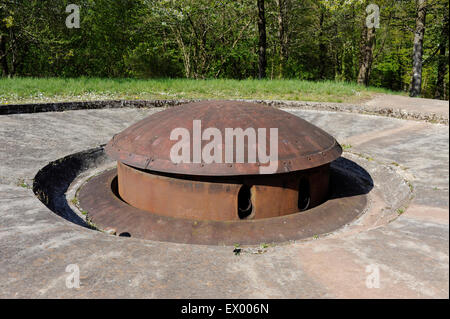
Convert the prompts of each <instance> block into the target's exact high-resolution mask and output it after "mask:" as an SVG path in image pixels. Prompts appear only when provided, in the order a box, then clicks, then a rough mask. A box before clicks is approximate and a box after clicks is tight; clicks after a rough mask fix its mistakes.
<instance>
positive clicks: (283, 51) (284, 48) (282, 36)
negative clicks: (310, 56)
mask: <svg viewBox="0 0 450 319" xmlns="http://www.w3.org/2000/svg"><path fill="white" fill-rule="evenodd" d="M287 1H288V0H277V5H278V37H279V41H280V78H282V77H283V75H284V68H285V64H286V61H287V59H288V33H287V21H286V16H287Z"/></svg>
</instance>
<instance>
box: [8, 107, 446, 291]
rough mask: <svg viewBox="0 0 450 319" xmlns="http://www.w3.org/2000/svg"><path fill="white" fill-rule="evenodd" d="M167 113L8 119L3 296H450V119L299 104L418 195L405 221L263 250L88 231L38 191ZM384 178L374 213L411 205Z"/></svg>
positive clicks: (357, 154)
mask: <svg viewBox="0 0 450 319" xmlns="http://www.w3.org/2000/svg"><path fill="white" fill-rule="evenodd" d="M159 110H160V109H128V108H123V109H107V110H83V111H67V112H62V113H40V114H17V115H4V116H0V297H1V298H26V297H32V298H55V297H56V298H113V297H121V298H266V297H267V298H268V297H272V298H448V297H449V293H448V287H449V277H448V274H449V260H448V255H449V236H448V235H449V226H448V216H449V204H448V176H449V174H448V164H449V132H448V126H445V125H441V124H431V123H425V122H420V121H407V120H399V119H394V118H387V117H379V116H373V115H360V114H351V113H339V112H325V111H311V110H300V109H298V108H291V109H287V110H288V111H290V112H292V113H294V114H296V115H298V116H302V117H304V118H305V119H307V120H310V121H311V122H313V123H314V124H316V125H318V126H319V127H321V128H323V129H325V130H326V131H328V132H329V133H331V134H332V135H334V136H335V137H336V138H337V139H338V140H339V142H340V143H341V144H348V146H347V147H348V152H347V153H346V155H345V156H346V157H350V158H353V159H355V161H356V160H359V161H361V163H362V164H361V165H364V167H365V168H366V169H367V170H368V171H369V172H371V173H372V174H373V175H374V176H378V175H377V174H376V173H377V169H378V167H381V166H383V167H388V168H389V169H391V170H392V172H395V174H397V175H398V176H402V177H404V178H405V179H406V180H408V181H409V182H410V183H411V185H410V186H411V187H412V188H413V189H414V194H415V198H414V200H413V201H412V203H411V204H410V205H409V206H408V207H405V209H404V210H402V211H399V213H402V214H401V216H400V217H398V218H396V219H394V220H393V219H392V218H391V215H389V218H386V217H385V218H383V215H380V214H371V213H370V212H369V213H368V214H366V216H364V218H363V219H362V220H359V221H357V222H356V223H355V224H354V225H351V226H350V227H348V228H346V229H342V230H340V231H338V232H336V233H335V234H331V235H330V236H326V237H324V238H318V239H312V240H308V241H302V242H296V243H289V244H283V245H277V246H275V247H270V248H269V249H267V251H266V252H265V253H263V254H252V253H250V252H251V250H248V252H246V250H245V249H244V253H242V254H241V255H239V256H236V255H234V254H233V252H232V251H233V247H214V246H195V245H181V244H173V243H160V242H151V241H143V240H138V239H134V238H119V237H115V236H111V235H106V234H103V233H100V232H96V231H92V230H88V229H86V228H83V227H80V226H77V225H75V224H73V223H70V222H68V221H67V220H65V219H62V218H61V217H59V216H57V215H55V214H54V213H53V212H51V211H50V210H48V209H47V208H46V207H45V206H44V205H43V204H42V203H41V202H40V201H39V200H38V199H37V198H36V197H35V195H34V194H33V192H32V191H31V189H28V188H27V187H26V184H28V185H31V182H32V179H33V177H34V175H35V174H36V173H37V171H38V170H39V169H40V168H42V167H43V166H45V165H46V164H47V163H48V162H51V161H54V160H56V159H58V158H62V157H64V156H66V155H69V154H72V153H75V152H78V151H82V150H86V149H88V148H93V147H96V146H98V145H100V144H104V143H106V142H107V141H108V140H109V139H110V138H111V136H112V135H113V134H114V133H117V132H118V131H121V130H122V129H124V128H125V127H127V126H129V125H131V124H132V123H134V122H136V121H138V120H139V119H141V118H143V117H145V116H147V115H148V114H150V113H152V112H157V111H159ZM374 182H375V186H376V187H377V189H379V190H381V191H383V192H380V193H379V194H376V193H374V196H379V197H383V196H384V197H385V198H380V199H379V200H378V201H374V204H373V207H371V211H372V212H373V211H383V210H387V211H389V210H390V209H391V210H392V209H393V207H397V206H398V205H400V203H396V202H395V199H396V198H398V197H399V194H396V193H395V190H392V191H391V190H390V189H389V185H390V184H389V181H388V180H385V179H384V178H382V177H381V175H380V177H377V178H375V179H374ZM18 185H21V186H18ZM406 188H407V187H406ZM407 189H409V188H407ZM377 205H378V206H379V207H377ZM387 206H392V207H387ZM70 264H77V265H78V266H79V268H80V276H81V287H80V288H79V289H68V288H67V287H66V278H67V277H68V275H69V273H67V272H66V271H65V270H66V267H67V266H68V265H70ZM368 266H369V268H367V267H368ZM371 267H375V268H376V267H378V269H379V278H380V287H379V288H368V287H367V285H366V280H367V278H368V275H370V274H371V273H370V272H367V270H369V271H370V269H374V268H371Z"/></svg>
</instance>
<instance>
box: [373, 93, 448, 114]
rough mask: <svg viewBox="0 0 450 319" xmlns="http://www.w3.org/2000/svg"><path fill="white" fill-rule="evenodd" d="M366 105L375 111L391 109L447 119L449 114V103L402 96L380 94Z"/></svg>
mask: <svg viewBox="0 0 450 319" xmlns="http://www.w3.org/2000/svg"><path fill="white" fill-rule="evenodd" d="M364 105H365V106H368V107H370V108H373V109H377V108H389V107H391V108H396V109H401V110H405V111H409V112H415V113H434V114H439V115H441V116H443V117H446V118H447V119H448V113H449V107H448V101H442V100H434V99H422V98H411V97H408V96H402V95H387V94H380V95H377V96H375V97H374V98H373V99H371V100H369V101H367V102H366V103H364Z"/></svg>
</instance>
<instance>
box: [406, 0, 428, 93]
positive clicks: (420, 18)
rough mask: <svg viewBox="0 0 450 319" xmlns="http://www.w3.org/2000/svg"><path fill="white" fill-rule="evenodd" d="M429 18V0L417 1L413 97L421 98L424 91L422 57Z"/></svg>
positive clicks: (412, 80) (412, 78) (411, 91)
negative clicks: (427, 19)
mask: <svg viewBox="0 0 450 319" xmlns="http://www.w3.org/2000/svg"><path fill="white" fill-rule="evenodd" d="M426 16H427V0H417V16H416V29H415V32H414V49H413V68H412V77H411V88H410V91H409V95H410V96H411V97H416V96H419V95H420V93H421V91H422V56H423V39H424V36H425V19H426Z"/></svg>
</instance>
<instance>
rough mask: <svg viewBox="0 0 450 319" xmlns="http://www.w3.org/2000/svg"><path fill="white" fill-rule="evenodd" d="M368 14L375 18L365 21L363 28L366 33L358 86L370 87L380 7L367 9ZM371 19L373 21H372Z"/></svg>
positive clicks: (364, 34) (372, 6) (362, 47)
mask: <svg viewBox="0 0 450 319" xmlns="http://www.w3.org/2000/svg"><path fill="white" fill-rule="evenodd" d="M369 8H371V9H369ZM366 12H367V13H371V14H372V15H374V16H373V17H370V16H369V17H368V18H367V19H366V20H365V21H364V22H365V27H364V28H363V30H364V31H363V32H364V33H363V43H362V45H361V61H360V65H359V72H358V79H357V82H358V84H361V85H365V86H368V85H369V78H370V71H371V69H372V63H373V50H374V48H375V44H376V37H375V30H376V28H377V27H379V26H378V25H377V24H379V21H377V19H379V7H378V6H374V5H371V6H370V7H367V9H366ZM376 15H378V16H376ZM370 19H373V20H372V21H370Z"/></svg>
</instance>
